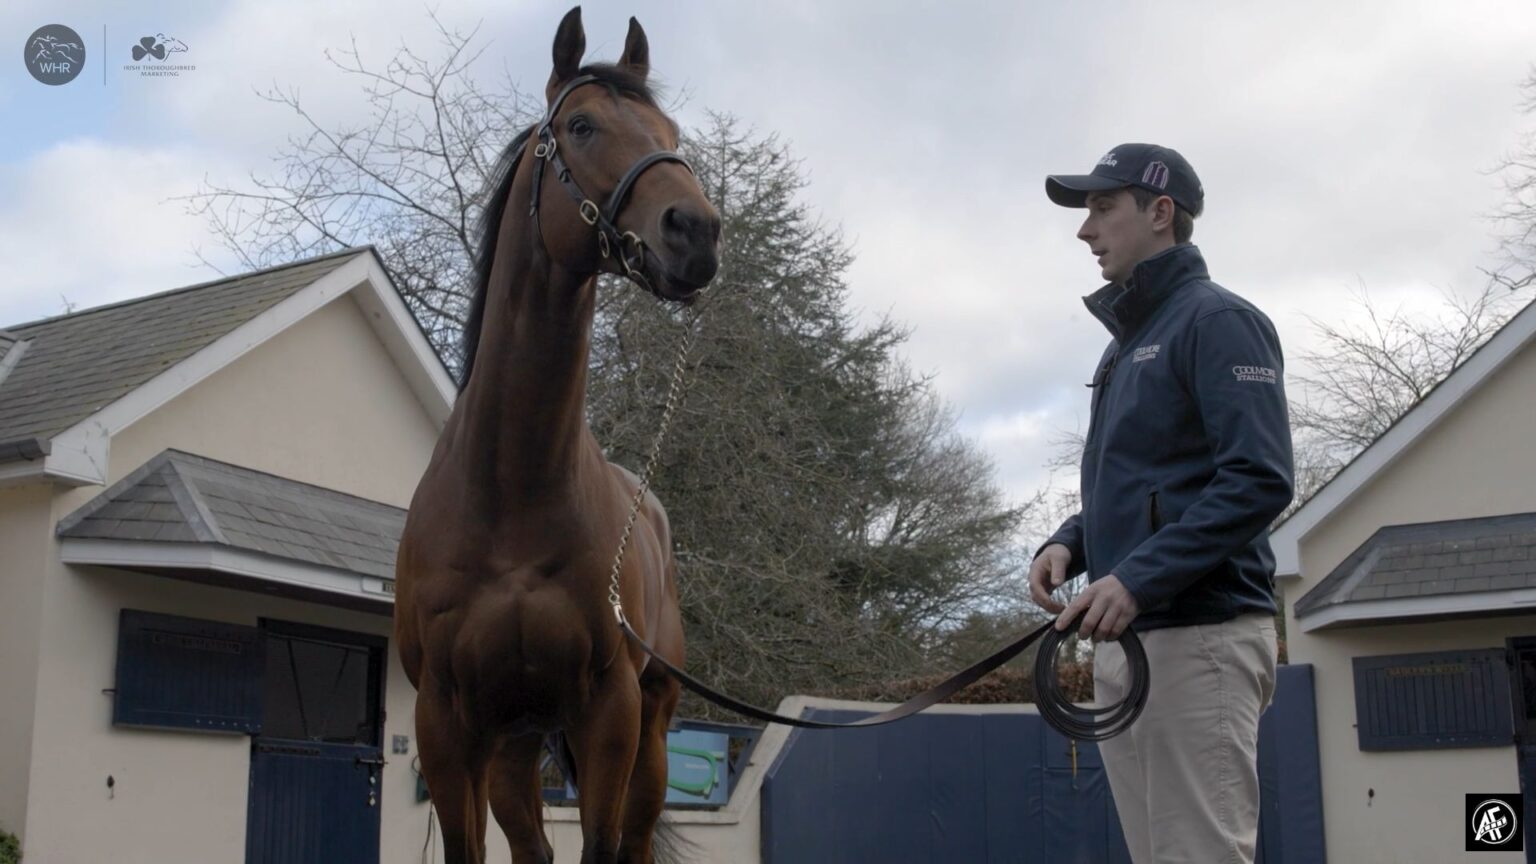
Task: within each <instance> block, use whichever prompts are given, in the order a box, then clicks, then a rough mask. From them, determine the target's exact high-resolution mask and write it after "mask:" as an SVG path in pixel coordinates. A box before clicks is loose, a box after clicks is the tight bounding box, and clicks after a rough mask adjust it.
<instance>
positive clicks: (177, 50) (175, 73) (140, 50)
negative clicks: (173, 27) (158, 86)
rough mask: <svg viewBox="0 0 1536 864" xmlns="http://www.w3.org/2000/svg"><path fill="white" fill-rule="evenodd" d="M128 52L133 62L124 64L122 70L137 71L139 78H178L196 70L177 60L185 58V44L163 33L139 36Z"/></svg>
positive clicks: (194, 67)
mask: <svg viewBox="0 0 1536 864" xmlns="http://www.w3.org/2000/svg"><path fill="white" fill-rule="evenodd" d="M129 53H130V54H132V55H133V62H132V63H129V64H128V65H126V66H124V67H123V71H124V72H137V73H138V74H139V77H140V78H179V77H181V75H182V74H183V73H186V72H193V71H196V70H197V67H196V66H193V65H191V64H189V63H182V62H177V61H181V60H185V59H186V57H185V55H186V53H187V44H186V43H185V42H183V41H181V40H180V39H176V38H173V37H171V36H167V35H165V34H164V33H156V34H155V35H153V36H144V37H142V38H140V39H139V41H138V44H136V45H134V46H132V48H130V49H129ZM178 55H181V56H178Z"/></svg>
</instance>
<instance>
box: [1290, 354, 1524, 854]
mask: <svg viewBox="0 0 1536 864" xmlns="http://www.w3.org/2000/svg"><path fill="white" fill-rule="evenodd" d="M1533 432H1536V349H1533V348H1527V349H1526V350H1525V351H1524V352H1523V353H1522V354H1521V355H1520V356H1517V357H1516V358H1514V359H1512V360H1511V361H1510V363H1509V364H1508V365H1507V366H1505V367H1504V368H1503V369H1501V370H1500V371H1499V372H1497V373H1496V374H1494V375H1493V376H1492V377H1491V378H1490V379H1489V380H1488V381H1486V382H1485V383H1484V384H1483V386H1482V387H1481V388H1480V390H1479V391H1478V392H1476V393H1474V394H1472V395H1470V396H1469V397H1468V398H1467V399H1466V401H1464V402H1463V403H1462V404H1461V405H1460V406H1459V407H1458V408H1457V409H1456V410H1455V411H1454V412H1452V413H1451V414H1450V415H1449V416H1448V417H1446V418H1445V419H1444V420H1443V421H1442V422H1441V423H1440V424H1439V426H1438V427H1436V428H1434V429H1432V430H1430V431H1429V432H1427V433H1425V434H1424V435H1423V436H1422V437H1421V438H1420V439H1419V441H1417V442H1416V443H1415V444H1414V445H1413V446H1411V447H1410V448H1409V449H1408V450H1407V451H1406V452H1405V453H1404V454H1403V455H1402V456H1400V457H1399V459H1398V461H1397V462H1396V463H1395V464H1393V465H1392V466H1390V467H1388V468H1387V469H1386V470H1384V471H1383V472H1382V473H1381V474H1380V475H1378V477H1377V478H1376V479H1375V480H1374V481H1373V482H1372V483H1370V484H1369V485H1368V486H1366V487H1365V488H1364V489H1362V490H1360V491H1359V492H1358V493H1357V494H1356V495H1355V497H1354V498H1353V499H1351V500H1350V501H1348V502H1346V503H1345V504H1344V505H1343V506H1341V507H1340V508H1338V509H1337V510H1336V511H1335V512H1334V513H1332V514H1330V515H1329V517H1328V518H1327V519H1326V520H1324V521H1323V522H1321V523H1320V524H1319V525H1318V526H1317V527H1316V528H1314V529H1313V530H1312V531H1311V533H1309V534H1307V535H1306V536H1305V537H1303V538H1302V539H1301V544H1300V555H1301V573H1302V575H1301V577H1300V578H1298V579H1293V580H1288V581H1287V583H1286V585H1285V592H1286V596H1287V597H1288V598H1291V603H1290V604H1288V606H1289V605H1291V604H1293V603H1294V601H1295V599H1299V598H1300V597H1301V596H1302V595H1303V594H1305V593H1306V592H1307V591H1308V590H1310V589H1311V588H1312V587H1313V586H1315V585H1316V584H1317V583H1318V582H1319V581H1321V580H1322V579H1323V577H1325V576H1326V575H1327V574H1328V573H1329V572H1330V571H1332V570H1333V568H1334V567H1335V566H1337V565H1338V564H1339V563H1340V562H1342V561H1343V560H1344V559H1345V558H1346V557H1348V556H1349V554H1350V553H1351V552H1353V551H1354V550H1355V549H1356V548H1358V547H1359V546H1360V544H1362V543H1364V542H1365V541H1366V540H1367V539H1369V538H1370V536H1371V534H1373V533H1374V532H1375V531H1376V529H1378V528H1380V527H1383V526H1386V525H1397V524H1405V523H1413V522H1433V521H1440V520H1446V519H1459V518H1469V517H1478V516H1492V515H1499V514H1506V513H1523V512H1531V511H1536V448H1533V447H1532V446H1531V444H1530V442H1531V439H1532V434H1533ZM1286 617H1287V621H1286V627H1287V634H1288V647H1289V651H1290V660H1291V662H1292V663H1311V664H1313V666H1314V667H1315V671H1316V688H1317V710H1318V717H1317V722H1318V738H1319V747H1320V753H1319V755H1320V758H1321V762H1322V773H1323V812H1324V824H1325V826H1326V831H1327V837H1328V859H1329V860H1330V861H1348V862H1362V864H1367V862H1382V864H1418V862H1423V864H1442V862H1446V861H1462V860H1468V859H1471V860H1475V861H1486V862H1489V864H1493V862H1498V861H1508V862H1514V861H1521V862H1523V861H1524V860H1525V859H1524V857H1523V856H1522V855H1520V854H1519V853H1508V854H1502V853H1477V854H1475V855H1472V854H1469V853H1467V852H1465V851H1464V849H1463V846H1462V833H1461V819H1462V815H1463V809H1464V800H1463V796H1464V795H1465V794H1466V793H1468V792H1517V791H1519V788H1520V787H1519V776H1518V773H1517V772H1518V764H1517V761H1516V755H1515V750H1514V748H1513V747H1496V748H1478V749H1467V750H1424V751H1405V752H1398V753H1363V752H1361V751H1360V749H1359V740H1358V738H1357V735H1356V731H1355V702H1354V672H1353V666H1352V662H1351V661H1352V658H1354V657H1363V656H1374V655H1382V654H1406V653H1417V652H1426V651H1441V650H1451V649H1461V648H1502V647H1504V645H1505V641H1504V640H1505V639H1507V638H1509V637H1512V636H1532V635H1536V615H1533V616H1522V617H1514V618H1488V619H1481V620H1474V621H1467V622H1457V623H1441V624H1394V625H1388V626H1381V627H1368V628H1349V629H1344V630H1327V631H1318V632H1316V633H1310V634H1308V633H1303V632H1302V630H1301V627H1300V625H1299V624H1298V623H1297V621H1296V619H1295V615H1294V611H1293V610H1292V609H1290V608H1288V609H1287V611H1286ZM1372 789H1374V790H1375V793H1376V794H1375V797H1374V799H1371V798H1369V797H1368V796H1367V792H1368V790H1372ZM1530 840H1531V838H1530V836H1528V837H1527V842H1530Z"/></svg>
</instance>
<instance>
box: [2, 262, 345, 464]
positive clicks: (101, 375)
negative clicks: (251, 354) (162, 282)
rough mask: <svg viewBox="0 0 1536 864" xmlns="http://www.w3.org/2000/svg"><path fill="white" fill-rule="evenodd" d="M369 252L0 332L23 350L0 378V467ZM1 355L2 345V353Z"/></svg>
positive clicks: (298, 264) (275, 269)
mask: <svg viewBox="0 0 1536 864" xmlns="http://www.w3.org/2000/svg"><path fill="white" fill-rule="evenodd" d="M368 251H369V247H359V248H352V249H344V250H342V251H340V252H334V253H331V254H329V255H323V256H320V257H318V258H310V259H307V260H304V261H298V262H295V263H292V264H285V265H283V266H280V267H273V268H270V269H267V270H258V271H256V272H254V273H247V274H244V275H241V276H235V277H232V278H228V279H219V280H216V281H213V282H205V283H202V284H199V285H192V286H188V287H186V288H178V289H176V290H174V291H167V292H164V293H161V294H154V295H151V296H149V297H141V298H138V299H135V300H128V301H125V302H122V303H114V304H112V305H109V306H99V307H97V308H95V309H87V310H83V311H80V312H73V313H70V314H68V315H60V316H58V317H55V318H47V319H44V320H41V321H34V322H32V323H30V324H21V325H15V326H11V327H7V328H4V329H5V330H6V331H9V332H7V333H5V338H9V339H11V340H22V341H26V342H27V343H28V345H27V350H26V353H25V354H23V355H22V357H21V361H20V363H19V364H17V366H16V368H15V369H13V370H11V372H10V374H9V375H7V376H5V377H4V380H0V461H5V459H6V458H8V457H9V458H15V456H14V455H11V451H12V450H15V448H10V449H9V450H8V448H7V447H6V445H9V444H13V443H15V442H18V441H27V440H30V439H39V440H40V441H42V442H46V441H47V440H48V439H50V438H52V437H53V436H54V435H57V434H58V433H60V432H62V431H64V430H65V429H68V428H69V427H71V426H73V425H75V424H76V423H78V422H80V421H81V420H84V419H85V418H87V417H89V416H91V414H93V413H95V412H96V411H98V410H100V409H102V408H104V407H106V406H107V405H110V404H111V403H112V402H114V401H116V400H117V399H119V398H121V397H123V396H124V395H126V394H128V393H129V392H131V391H132V390H133V389H134V388H136V387H138V386H139V385H141V384H143V383H145V382H146V381H148V380H149V379H151V378H153V377H154V376H156V375H158V374H160V373H161V372H163V371H165V370H166V369H168V368H170V367H171V366H173V365H175V364H176V363H179V362H180V361H182V360H184V359H186V358H187V357H189V356H191V355H192V354H193V353H195V352H197V351H198V350H199V349H202V348H204V347H206V346H207V345H208V344H209V343H211V342H213V341H214V340H216V339H218V338H219V337H221V336H223V335H225V334H226V333H229V332H230V331H231V330H234V329H235V328H236V327H239V326H240V325H241V324H244V323H245V322H247V321H249V320H251V319H252V318H254V317H256V316H257V315H259V314H261V313H262V312H265V311H266V310H267V309H270V308H271V307H272V306H274V305H276V304H277V303H278V302H280V301H282V300H284V299H286V298H287V297H289V296H291V295H292V294H294V293H295V292H297V291H299V290H300V289H302V288H304V287H306V286H308V285H310V284H311V283H313V282H314V281H315V280H316V279H319V278H320V277H322V276H324V275H325V274H327V273H329V272H331V271H332V270H335V269H336V268H337V267H340V266H341V265H343V264H345V263H347V261H349V260H351V258H352V257H354V256H356V255H359V254H364V253H366V252H368ZM8 347H9V346H8V345H0V355H3V354H4V352H5V349H6V348H8ZM44 447H45V449H46V445H44ZM34 449H35V448H34Z"/></svg>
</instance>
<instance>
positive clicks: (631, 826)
mask: <svg viewBox="0 0 1536 864" xmlns="http://www.w3.org/2000/svg"><path fill="white" fill-rule="evenodd" d="M651 669H652V670H654V671H651V672H650V674H649V677H647V678H645V680H644V681H642V682H641V685H640V686H641V691H642V693H643V694H644V703H643V704H644V707H643V709H642V712H643V713H642V715H641V725H640V750H639V754H638V756H637V757H636V759H635V770H634V776H632V777H631V778H630V781H629V794H628V795H627V796H626V799H625V801H624V836H623V837H622V838H621V840H620V846H619V864H652V862H653V861H654V860H655V857H654V855H653V854H652V852H651V840H652V837H653V836H654V835H655V833H656V823H657V820H659V819H660V818H661V812H662V810H663V809H664V808H665V807H666V804H667V727H668V726H669V725H670V724H671V721H672V712H673V711H674V710H676V708H677V698H678V693H679V689H680V688H679V686H678V683H677V682H676V681H674V680H672V679H671V678H669V677H668V676H667V675H666V674H665V673H663V672H661V671H660V670H659V668H658V667H656V666H652V667H651Z"/></svg>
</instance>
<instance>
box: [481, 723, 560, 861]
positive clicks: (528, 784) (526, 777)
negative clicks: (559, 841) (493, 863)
mask: <svg viewBox="0 0 1536 864" xmlns="http://www.w3.org/2000/svg"><path fill="white" fill-rule="evenodd" d="M543 742H544V739H543V736H541V735H523V736H521V737H518V738H508V739H506V740H505V741H503V742H502V743H501V746H500V747H498V748H497V749H496V755H495V756H493V757H492V758H491V770H490V796H491V812H492V813H493V814H495V816H496V823H497V824H498V825H500V826H501V830H502V833H504V834H506V835H507V845H508V846H510V847H512V864H550V862H552V861H554V860H555V850H554V848H553V847H552V846H550V845H549V838H547V837H545V836H544V790H543V787H542V784H540V782H539V754H540V752H541V750H542V747H543Z"/></svg>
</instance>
